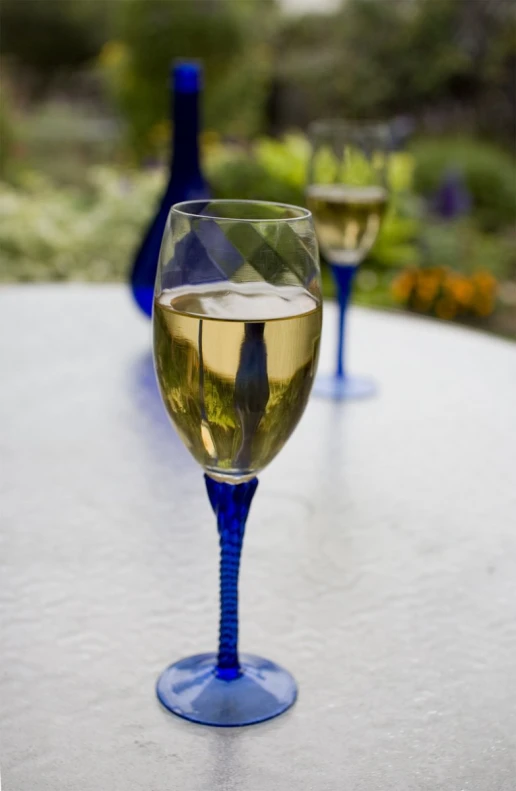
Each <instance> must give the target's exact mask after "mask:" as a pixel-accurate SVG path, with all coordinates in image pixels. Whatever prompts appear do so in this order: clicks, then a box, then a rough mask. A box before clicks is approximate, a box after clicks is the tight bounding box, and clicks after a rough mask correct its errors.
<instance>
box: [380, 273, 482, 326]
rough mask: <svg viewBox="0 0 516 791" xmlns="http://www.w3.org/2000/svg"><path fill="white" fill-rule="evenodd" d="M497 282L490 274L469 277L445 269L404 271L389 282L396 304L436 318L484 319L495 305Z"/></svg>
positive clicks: (475, 274)
mask: <svg viewBox="0 0 516 791" xmlns="http://www.w3.org/2000/svg"><path fill="white" fill-rule="evenodd" d="M496 292H497V281H496V278H494V277H493V275H492V274H491V273H490V272H487V271H478V272H475V273H474V274H472V275H463V274H459V273H457V272H452V271H451V270H449V269H447V268H446V267H429V268H423V269H415V268H412V269H407V270H405V271H404V272H402V273H401V274H400V275H398V276H397V277H396V278H395V279H394V280H393V282H392V294H393V296H394V298H395V299H396V301H397V302H399V303H401V304H403V305H404V306H406V307H408V308H409V310H414V311H416V312H417V313H426V314H428V315H433V316H437V317H438V318H440V319H448V320H451V319H456V318H465V317H472V316H473V317H478V318H486V317H487V316H489V315H490V314H491V313H492V312H493V310H494V308H495V303H496Z"/></svg>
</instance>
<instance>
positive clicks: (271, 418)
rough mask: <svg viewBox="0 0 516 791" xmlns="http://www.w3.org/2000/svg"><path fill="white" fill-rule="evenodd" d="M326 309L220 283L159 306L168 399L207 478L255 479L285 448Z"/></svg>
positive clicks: (254, 287)
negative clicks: (254, 476) (323, 312)
mask: <svg viewBox="0 0 516 791" xmlns="http://www.w3.org/2000/svg"><path fill="white" fill-rule="evenodd" d="M321 321H322V310H321V306H320V304H318V302H317V301H316V300H315V299H314V297H313V296H311V295H310V294H309V293H308V292H306V291H305V290H304V289H302V288H300V287H295V286H283V287H274V286H271V285H268V284H267V283H261V282H260V283H230V282H223V283H212V284H207V285H204V286H202V287H196V288H192V287H190V288H189V289H188V290H187V289H173V290H169V291H164V292H163V293H162V294H161V296H160V297H158V298H157V299H156V301H155V303H154V354H155V365H156V371H157V376H158V381H159V385H160V389H161V394H162V396H163V400H164V403H165V406H166V409H167V411H168V413H169V415H170V417H171V418H172V421H173V423H174V425H175V426H176V428H177V431H178V433H179V435H180V436H181V438H182V440H183V442H184V443H185V445H186V446H187V448H188V449H189V450H190V452H191V453H192V455H193V456H194V458H195V459H196V460H197V461H198V462H199V463H200V464H201V465H202V466H203V467H204V468H205V470H206V471H207V472H208V474H209V475H211V476H212V477H214V478H217V479H218V480H225V481H229V482H232V483H238V482H239V481H243V480H246V479H249V478H251V477H253V475H255V474H256V473H257V472H258V471H259V470H261V469H262V468H263V467H265V465H266V464H268V463H269V462H270V461H271V459H272V458H273V457H274V456H275V455H276V454H277V453H278V451H279V450H280V449H281V447H282V446H283V445H284V443H285V442H286V440H287V439H288V437H289V436H290V434H291V433H292V431H293V430H294V428H295V426H296V424H297V422H298V420H299V418H300V417H301V415H302V413H303V410H304V408H305V405H306V402H307V399H308V396H309V393H310V389H311V386H312V381H313V378H314V376H315V370H316V366H317V358H318V352H319V341H320V335H321Z"/></svg>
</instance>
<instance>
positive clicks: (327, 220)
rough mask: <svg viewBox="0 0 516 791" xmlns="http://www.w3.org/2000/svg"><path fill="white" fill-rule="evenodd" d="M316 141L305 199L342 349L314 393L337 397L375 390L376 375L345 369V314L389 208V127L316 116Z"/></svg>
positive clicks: (312, 131)
mask: <svg viewBox="0 0 516 791" xmlns="http://www.w3.org/2000/svg"><path fill="white" fill-rule="evenodd" d="M309 135H310V138H311V141H312V156H311V159H310V165H309V173H308V184H307V189H306V200H307V205H308V207H309V209H310V210H311V212H312V214H313V218H314V224H315V230H316V233H317V238H318V241H319V246H320V248H321V252H322V253H323V255H324V257H325V259H326V260H327V261H328V263H329V265H330V267H331V271H332V274H333V277H334V280H335V284H336V286H337V296H338V303H339V325H338V352H337V367H336V371H335V374H333V375H331V376H324V375H320V376H318V377H317V381H316V383H315V385H314V393H315V394H316V395H320V396H324V397H328V398H334V399H336V400H341V399H348V398H361V397H364V396H369V395H373V394H374V393H375V391H376V386H375V384H374V382H373V380H371V379H369V378H365V377H358V376H351V375H350V374H349V373H348V372H347V371H346V366H345V359H344V352H345V329H346V315H347V309H348V305H349V300H350V296H351V291H352V286H353V280H354V277H355V274H356V271H357V269H358V266H359V264H360V263H361V262H362V261H363V260H364V258H365V256H366V255H367V253H368V252H369V250H370V249H371V247H372V246H373V244H374V242H375V240H376V237H377V235H378V231H379V230H380V225H381V221H382V218H383V215H384V213H385V209H386V207H387V198H388V193H387V185H386V170H387V155H388V151H389V148H390V146H391V135H390V131H389V127H388V126H387V125H386V124H380V123H352V122H348V121H341V120H335V121H317V122H315V123H314V124H312V125H311V126H310V129H309Z"/></svg>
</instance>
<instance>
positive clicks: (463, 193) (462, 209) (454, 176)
mask: <svg viewBox="0 0 516 791" xmlns="http://www.w3.org/2000/svg"><path fill="white" fill-rule="evenodd" d="M431 207H432V209H433V211H434V212H436V213H437V214H438V215H440V216H441V217H442V218H443V220H454V219H456V218H457V217H460V216H462V215H464V214H468V213H469V211H470V209H471V197H470V194H469V192H468V191H467V189H466V187H465V184H464V180H463V178H462V176H461V173H460V171H458V170H455V169H453V170H449V171H447V172H446V173H445V174H444V177H443V180H442V182H441V185H440V187H439V189H438V190H437V192H436V194H435V195H434V196H433V199H432V202H431Z"/></svg>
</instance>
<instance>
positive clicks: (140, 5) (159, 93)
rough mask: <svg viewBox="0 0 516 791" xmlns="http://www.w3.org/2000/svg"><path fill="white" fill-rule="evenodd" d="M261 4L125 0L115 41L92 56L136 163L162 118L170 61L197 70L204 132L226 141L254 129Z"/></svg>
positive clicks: (258, 119)
mask: <svg viewBox="0 0 516 791" xmlns="http://www.w3.org/2000/svg"><path fill="white" fill-rule="evenodd" d="M269 5H270V4H269V3H267V2H265V3H260V4H255V3H246V4H245V6H246V7H245V8H243V7H242V4H240V3H234V2H231V0H195V2H193V1H192V2H165V1H164V0H126V2H124V3H121V4H120V10H119V18H118V22H117V25H116V28H117V36H118V38H117V39H116V40H114V41H112V42H109V43H108V44H107V45H106V47H105V49H104V50H103V52H102V53H101V57H100V64H101V66H102V68H103V70H104V73H105V75H106V78H107V82H108V86H109V88H110V90H111V93H112V96H113V97H114V99H115V101H116V103H117V106H118V108H119V110H120V111H121V113H122V115H123V117H124V119H125V120H126V121H127V124H128V132H129V142H130V144H131V146H132V148H133V150H134V151H135V153H136V154H137V156H138V157H140V158H141V157H142V156H144V155H145V154H148V153H152V150H153V145H152V130H153V128H154V127H155V126H156V124H159V123H162V122H163V121H164V120H165V119H167V118H168V117H169V113H170V107H169V101H170V94H169V90H168V88H167V84H168V74H169V68H170V65H171V63H172V62H173V61H174V60H175V59H176V58H201V59H202V61H203V64H204V74H205V94H204V119H205V126H206V127H207V128H209V129H216V130H218V131H221V132H226V133H229V134H233V135H235V134H236V135H248V134H254V133H256V132H257V131H259V130H260V127H261V125H262V121H263V117H262V116H263V108H264V103H265V97H266V92H267V84H268V79H269V71H270V69H269V65H268V61H269V51H268V49H267V48H266V46H265V44H264V32H265V30H266V24H267V18H268V9H269Z"/></svg>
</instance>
